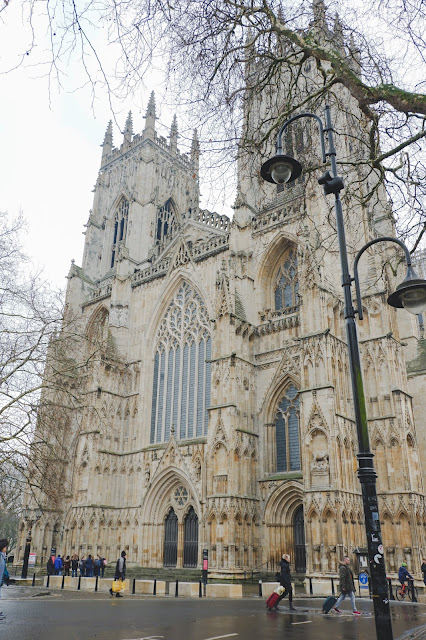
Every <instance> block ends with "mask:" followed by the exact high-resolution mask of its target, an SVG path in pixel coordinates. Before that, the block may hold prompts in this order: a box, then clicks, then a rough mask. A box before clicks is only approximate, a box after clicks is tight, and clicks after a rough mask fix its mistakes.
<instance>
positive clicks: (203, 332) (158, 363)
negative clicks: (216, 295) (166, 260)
mask: <svg viewBox="0 0 426 640" xmlns="http://www.w3.org/2000/svg"><path fill="white" fill-rule="evenodd" d="M210 359H211V338H210V330H209V318H208V314H207V309H206V307H205V305H204V303H203V301H202V299H201V298H200V296H199V295H198V294H197V293H195V291H193V289H192V288H191V287H190V286H189V284H187V283H186V282H185V283H184V284H183V285H182V286H181V287H180V289H179V291H178V292H177V294H176V295H175V297H174V299H173V301H172V302H171V303H170V305H169V308H168V309H167V312H166V315H165V317H164V318H163V320H162V322H161V325H160V328H159V330H158V333H157V350H156V354H155V358H154V380H153V390H152V408H151V434H150V441H151V443H154V442H165V441H167V440H169V438H170V430H171V426H172V425H173V426H174V429H175V434H176V438H178V439H181V440H185V439H187V438H194V437H200V436H204V435H206V434H207V408H208V407H209V406H210V379H211V364H210Z"/></svg>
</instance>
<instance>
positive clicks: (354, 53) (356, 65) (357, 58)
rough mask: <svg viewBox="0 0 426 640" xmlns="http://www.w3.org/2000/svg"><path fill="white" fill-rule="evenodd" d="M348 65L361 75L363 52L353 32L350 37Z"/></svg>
mask: <svg viewBox="0 0 426 640" xmlns="http://www.w3.org/2000/svg"><path fill="white" fill-rule="evenodd" d="M348 65H349V67H350V68H351V69H352V71H354V72H355V73H356V74H358V75H361V53H360V50H359V48H358V46H357V44H356V43H355V40H354V36H353V34H352V33H351V36H350V39H349V57H348Z"/></svg>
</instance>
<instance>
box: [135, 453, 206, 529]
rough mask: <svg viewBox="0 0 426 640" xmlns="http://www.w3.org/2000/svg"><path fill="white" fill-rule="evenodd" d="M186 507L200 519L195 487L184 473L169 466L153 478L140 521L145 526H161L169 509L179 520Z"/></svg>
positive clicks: (199, 506)
mask: <svg viewBox="0 0 426 640" xmlns="http://www.w3.org/2000/svg"><path fill="white" fill-rule="evenodd" d="M185 491H186V494H185ZM188 505H192V506H193V507H194V511H195V512H196V514H197V516H198V518H199V519H200V518H201V505H200V502H199V499H198V496H197V492H196V489H195V487H193V486H192V483H191V481H190V479H189V478H188V476H187V475H186V474H185V473H183V472H182V471H181V470H180V469H178V468H177V467H173V466H171V467H169V468H168V469H165V470H164V471H163V472H162V473H161V474H160V475H159V476H156V477H155V483H154V484H153V485H152V486H151V488H150V489H149V490H148V492H147V494H146V497H145V500H144V504H143V508H142V518H141V520H142V522H144V523H146V524H150V525H161V524H162V523H163V522H164V518H165V517H166V515H167V513H168V512H169V511H170V508H171V507H173V509H174V510H175V512H176V514H177V516H178V518H179V519H180V520H181V519H182V518H183V514H184V512H185V509H186V507H187V506H188Z"/></svg>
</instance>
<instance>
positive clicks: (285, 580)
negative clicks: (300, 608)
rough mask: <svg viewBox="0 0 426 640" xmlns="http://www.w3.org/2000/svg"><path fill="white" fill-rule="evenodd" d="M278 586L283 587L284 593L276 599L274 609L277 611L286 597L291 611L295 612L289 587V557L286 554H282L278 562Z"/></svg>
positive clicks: (291, 591) (291, 590)
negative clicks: (279, 568)
mask: <svg viewBox="0 0 426 640" xmlns="http://www.w3.org/2000/svg"><path fill="white" fill-rule="evenodd" d="M280 567H281V573H280V585H281V586H282V587H284V593H282V594H281V595H280V597H279V598H278V600H277V602H276V604H275V609H278V604H279V603H280V602H281V600H282V599H283V598H285V597H286V595H288V603H289V607H290V610H291V611H297V609H296V607H293V587H292V586H291V573H290V556H289V555H288V553H284V554H283V557H282V559H281V562H280Z"/></svg>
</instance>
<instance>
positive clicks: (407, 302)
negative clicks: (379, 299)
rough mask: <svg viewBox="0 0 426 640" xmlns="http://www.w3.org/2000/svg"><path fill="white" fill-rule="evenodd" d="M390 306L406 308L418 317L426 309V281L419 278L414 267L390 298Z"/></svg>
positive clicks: (410, 268) (408, 271) (409, 269)
mask: <svg viewBox="0 0 426 640" xmlns="http://www.w3.org/2000/svg"><path fill="white" fill-rule="evenodd" d="M388 304H389V305H390V306H391V307H396V308H398V309H402V308H404V309H405V310H406V311H408V312H409V313H412V314H413V315H415V316H417V315H419V313H423V311H425V309H426V280H423V279H422V278H419V277H418V275H417V274H416V272H415V271H414V269H413V267H412V266H409V267H408V269H407V275H406V276H405V278H404V280H403V281H402V282H401V284H399V285H398V286H397V288H396V291H395V292H394V293H392V294H391V295H390V296H389V298H388Z"/></svg>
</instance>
